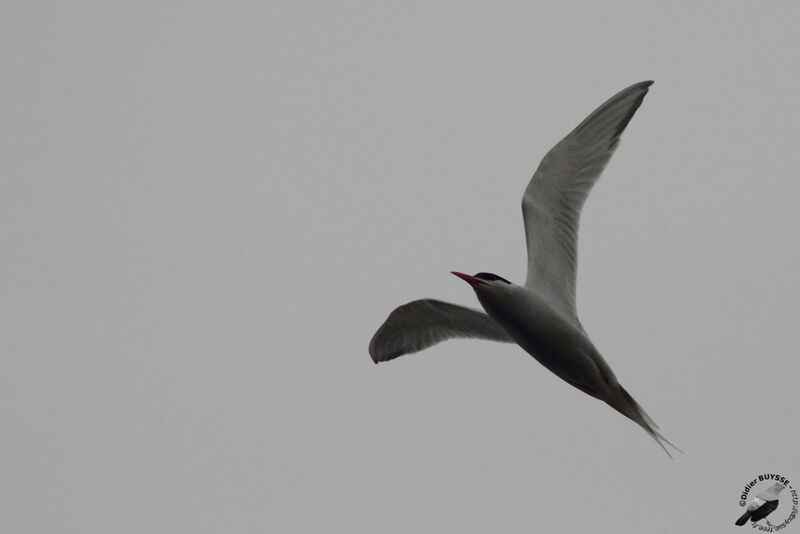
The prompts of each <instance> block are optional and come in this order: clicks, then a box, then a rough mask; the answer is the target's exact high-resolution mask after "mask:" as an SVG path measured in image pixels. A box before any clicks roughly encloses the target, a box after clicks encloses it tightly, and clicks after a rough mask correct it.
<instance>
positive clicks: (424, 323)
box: [369, 81, 682, 458]
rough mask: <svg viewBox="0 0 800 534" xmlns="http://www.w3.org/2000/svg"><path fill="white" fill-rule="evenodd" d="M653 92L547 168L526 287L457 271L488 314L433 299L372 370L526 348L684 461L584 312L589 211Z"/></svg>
mask: <svg viewBox="0 0 800 534" xmlns="http://www.w3.org/2000/svg"><path fill="white" fill-rule="evenodd" d="M652 83H653V82H652V81H644V82H640V83H637V84H634V85H631V86H630V87H628V88H627V89H623V90H622V91H620V92H619V93H617V94H616V95H614V96H613V97H611V98H610V99H609V100H608V101H606V102H605V103H604V104H603V105H601V106H600V107H599V108H597V109H596V110H595V111H594V112H593V113H592V114H591V115H589V116H588V117H587V118H586V119H585V120H584V121H583V122H581V123H580V124H579V125H578V126H577V127H576V128H575V129H574V130H573V131H572V132H570V134H569V135H567V136H566V137H565V138H564V139H562V140H561V141H560V142H559V143H558V144H556V145H555V146H554V147H553V148H552V149H550V151H549V152H548V153H547V155H546V156H545V157H544V159H542V161H541V163H540V164H539V167H538V169H537V170H536V172H535V173H534V175H533V177H532V178H531V180H530V183H529V184H528V187H527V188H526V189H525V194H524V195H523V197H522V217H523V219H524V222H525V238H526V242H527V248H528V273H527V278H526V279H525V284H524V285H518V284H515V283H512V282H510V281H508V280H506V279H505V278H503V277H501V276H498V275H496V274H492V273H487V272H480V273H478V274H476V275H474V276H470V275H468V274H464V273H460V272H455V271H453V274H454V275H456V276H458V277H459V278H461V279H463V280H464V281H466V282H467V283H468V284H469V285H470V286H472V289H473V290H474V291H475V295H476V296H477V297H478V302H480V304H481V306H482V307H483V309H484V311H485V313H484V312H483V311H480V310H477V309H472V308H466V307H463V306H458V305H455V304H449V303H447V302H442V301H439V300H433V299H422V300H415V301H413V302H409V303H407V304H404V305H402V306H400V307H398V308H396V309H395V310H394V311H392V313H391V314H390V315H389V317H388V318H387V319H386V321H384V323H383V324H382V325H381V326H380V327H379V328H378V330H377V332H375V335H374V336H373V337H372V340H371V341H370V344H369V353H370V356H372V360H373V361H374V362H375V363H379V362H385V361H387V360H391V359H394V358H397V357H398V356H402V355H404V354H409V353H412V352H417V351H420V350H422V349H425V348H427V347H430V346H431V345H434V344H436V343H439V342H441V341H444V340H446V339H451V338H479V339H488V340H492V341H500V342H505V343H517V344H518V345H519V346H520V347H522V348H523V349H524V350H525V351H526V352H528V353H529V354H530V355H531V356H533V357H534V358H536V359H537V360H538V361H539V363H541V364H542V365H544V366H545V367H546V368H547V369H549V370H550V371H552V372H553V373H555V374H556V375H557V376H558V377H559V378H561V379H563V380H564V381H566V382H567V383H568V384H570V385H572V386H574V387H576V388H578V389H579V390H581V391H583V392H584V393H586V394H588V395H591V396H592V397H595V398H597V399H599V400H601V401H604V402H606V403H607V404H608V405H609V406H611V407H612V408H614V409H615V410H617V411H618V412H620V413H621V414H622V415H624V416H625V417H628V418H629V419H631V420H633V421H634V422H635V423H637V424H638V425H639V426H641V427H642V428H643V429H644V430H645V431H646V432H647V433H648V434H649V435H650V436H651V437H652V438H653V439H655V441H656V443H658V444H659V445H660V446H661V448H662V449H664V451H665V452H666V453H667V455H668V456H669V457H670V458H672V455H671V454H670V453H669V451H668V450H667V448H666V447H665V446H664V443H663V442H666V443H667V444H669V445H670V446H672V447H674V448H675V449H676V450H678V451H680V449H678V448H677V447H675V445H673V444H672V443H670V442H669V441H668V440H667V439H666V438H665V437H664V436H663V435H662V434H661V433H660V432H659V431H658V426H657V425H656V424H655V423H654V422H653V420H652V419H650V417H649V416H648V415H647V414H646V413H645V411H644V410H643V409H642V408H641V406H639V404H638V403H637V402H636V401H635V400H634V399H633V397H631V396H630V395H629V394H628V392H627V391H625V389H624V388H623V387H622V386H621V385H620V384H619V382H618V381H617V378H616V376H614V372H613V371H612V370H611V367H609V365H608V364H607V363H606V361H605V360H604V359H603V357H602V356H601V355H600V352H599V351H598V350H597V349H596V348H595V347H594V345H593V344H592V342H591V340H590V339H589V336H588V334H587V333H586V331H585V330H584V329H583V327H582V326H581V323H580V321H579V320H578V314H577V311H576V308H575V276H576V267H577V242H578V224H579V219H580V213H581V207H582V206H583V203H584V201H585V200H586V197H587V196H588V195H589V191H590V190H591V188H592V186H593V185H594V184H595V182H596V181H597V179H598V177H599V176H600V174H601V173H602V171H603V168H604V167H605V166H606V164H607V163H608V161H609V159H611V155H612V154H613V153H614V150H615V149H616V148H617V144H618V143H619V138H620V135H621V134H622V132H623V131H624V130H625V127H626V126H627V125H628V122H629V121H630V120H631V118H632V117H633V115H634V113H636V110H637V109H638V108H639V106H640V105H641V103H642V100H643V99H644V97H645V95H646V94H647V91H648V88H649V87H650V85H652ZM680 452H682V451H680Z"/></svg>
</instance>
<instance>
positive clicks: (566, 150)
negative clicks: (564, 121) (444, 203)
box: [522, 81, 653, 324]
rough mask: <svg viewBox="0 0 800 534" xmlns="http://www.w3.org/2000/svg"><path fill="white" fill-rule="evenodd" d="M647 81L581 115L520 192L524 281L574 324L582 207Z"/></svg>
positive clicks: (623, 91)
mask: <svg viewBox="0 0 800 534" xmlns="http://www.w3.org/2000/svg"><path fill="white" fill-rule="evenodd" d="M652 83H653V82H652V81H646V82H640V83H637V84H634V85H632V86H630V87H628V88H627V89H623V90H622V91H620V92H619V93H617V94H616V95H614V96H613V97H611V98H610V99H609V100H608V101H607V102H605V103H604V104H603V105H602V106H600V107H599V108H597V109H596V110H595V111H594V112H593V113H592V114H591V115H589V116H588V117H587V118H586V119H584V121H583V122H581V123H580V124H579V125H578V126H577V128H575V129H574V130H573V131H572V132H571V133H570V134H569V135H567V136H566V137H565V138H564V139H562V140H561V141H560V142H559V143H558V144H557V145H556V146H554V147H553V148H552V149H551V150H550V152H548V153H547V155H546V156H545V157H544V159H542V162H541V163H540V164H539V168H538V169H536V173H534V175H533V178H531V181H530V183H529V184H528V187H527V188H526V189H525V195H524V196H523V197H522V216H523V219H524V221H525V239H526V241H527V244H528V276H527V278H526V280H525V285H526V286H528V287H530V288H532V289H535V290H536V291H537V292H538V293H539V294H541V295H542V296H543V297H545V298H546V299H547V300H548V302H549V303H550V304H551V305H552V306H553V307H554V308H556V309H557V310H559V311H560V312H561V313H562V314H564V315H565V316H566V317H569V318H570V319H572V320H574V321H575V323H576V324H579V323H578V318H577V312H576V310H575V276H576V271H577V246H578V225H579V222H580V214H581V208H582V207H583V203H584V202H585V201H586V197H587V196H588V195H589V191H590V190H591V189H592V186H593V185H594V184H595V182H596V181H597V178H599V177H600V173H602V172H603V168H604V167H605V166H606V164H607V163H608V160H609V159H611V155H612V154H613V153H614V149H616V147H617V143H618V142H619V137H620V135H621V134H622V132H623V131H624V130H625V127H626V126H627V125H628V122H629V121H630V120H631V118H632V117H633V114H634V113H636V110H637V109H638V108H639V106H640V105H641V103H642V100H643V99H644V95H646V94H647V91H648V87H650V85H652Z"/></svg>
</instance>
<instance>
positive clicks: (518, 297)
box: [475, 284, 617, 400]
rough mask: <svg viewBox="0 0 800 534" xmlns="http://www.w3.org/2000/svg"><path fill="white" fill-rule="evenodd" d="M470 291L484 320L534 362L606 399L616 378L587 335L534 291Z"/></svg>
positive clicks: (481, 288)
mask: <svg viewBox="0 0 800 534" xmlns="http://www.w3.org/2000/svg"><path fill="white" fill-rule="evenodd" d="M475 293H476V295H477V297H478V302H480V303H481V306H483V309H484V310H486V313H487V314H489V317H491V318H492V319H494V321H495V322H496V323H497V324H499V325H500V326H501V327H502V328H503V330H505V331H506V332H507V333H508V335H509V336H510V337H511V339H513V340H514V342H516V343H517V344H518V345H519V346H520V347H522V348H523V350H525V352H527V353H528V354H530V355H531V356H533V357H534V358H536V360H537V361H538V362H539V363H541V364H542V365H544V366H545V367H547V368H548V369H549V370H550V371H552V372H553V373H555V374H556V375H557V376H558V377H560V378H561V379H563V380H564V381H566V382H567V383H569V384H571V385H573V386H575V387H576V388H578V389H580V390H581V391H583V392H585V393H588V394H589V395H591V396H593V397H596V398H598V399H601V400H605V399H606V398H607V397H608V396H609V393H610V391H609V389H610V388H613V387H615V386H616V384H617V379H616V377H615V376H614V372H613V371H612V370H611V368H610V367H609V366H608V364H607V363H606V362H605V360H604V359H603V357H602V356H601V355H600V353H599V352H598V351H597V349H596V348H595V347H594V345H593V344H592V342H591V340H590V339H589V336H587V335H586V333H585V332H584V331H583V329H581V328H579V327H577V326H576V325H575V324H573V322H572V321H570V320H568V319H567V318H566V317H564V316H562V315H561V314H560V313H558V312H557V311H556V310H554V309H553V308H552V307H551V306H549V305H548V303H547V301H546V300H545V299H544V298H542V297H541V296H539V295H537V294H536V292H535V291H534V290H531V289H529V288H527V287H524V286H519V285H516V284H502V285H501V284H492V285H491V286H490V285H489V284H481V285H478V286H476V287H475Z"/></svg>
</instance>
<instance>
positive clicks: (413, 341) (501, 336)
mask: <svg viewBox="0 0 800 534" xmlns="http://www.w3.org/2000/svg"><path fill="white" fill-rule="evenodd" d="M457 337H474V338H479V339H489V340H492V341H502V342H505V343H513V340H512V339H511V338H510V337H509V335H508V334H506V332H505V330H503V329H502V328H501V327H500V325H498V324H497V323H496V322H495V321H494V319H492V318H491V317H489V316H488V315H486V314H485V313H483V312H481V311H478V310H474V309H472V308H465V307H464V306H456V305H455V304H448V303H447V302H442V301H440V300H433V299H422V300H415V301H413V302H409V303H408V304H403V305H402V306H400V307H398V308H396V309H395V310H394V311H393V312H392V313H390V314H389V317H388V318H387V319H386V320H385V321H384V322H383V324H382V325H381V326H380V328H378V331H377V332H375V335H374V336H372V340H371V341H370V342H369V355H370V356H372V361H374V362H375V363H378V362H385V361H387V360H391V359H394V358H397V357H398V356H402V355H404V354H409V353H412V352H418V351H421V350H422V349H425V348H428V347H430V346H431V345H435V344H437V343H439V342H441V341H444V340H446V339H451V338H457Z"/></svg>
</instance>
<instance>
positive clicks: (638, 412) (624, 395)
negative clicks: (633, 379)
mask: <svg viewBox="0 0 800 534" xmlns="http://www.w3.org/2000/svg"><path fill="white" fill-rule="evenodd" d="M619 392H620V395H619V396H618V397H616V398H614V399H612V402H608V404H609V405H610V406H611V407H612V408H614V409H615V410H617V411H618V412H619V413H621V414H622V415H624V416H625V417H627V418H628V419H630V420H632V421H633V422H635V423H636V424H638V425H639V426H640V427H642V428H643V429H644V431H645V432H647V433H648V434H649V435H650V437H652V438H653V439H654V440H655V441H656V443H658V445H659V446H660V447H661V448H662V449H664V452H666V453H667V456H669V457H670V459H672V455H671V454H670V453H669V451H668V450H667V448H666V447H665V446H664V443H666V444H667V445H669V446H670V447H672V448H673V449H675V450H676V451H678V452H679V453H681V454H683V451H682V450H681V449H679V448H678V447H677V446H676V445H675V444H674V443H672V442H671V441H670V440H668V439H667V438H665V437H664V435H663V434H662V433H661V432H659V431H658V425H657V424H656V423H655V421H653V420H652V419H651V418H650V416H649V415H647V412H645V411H644V410H643V409H642V407H641V406H639V403H638V402H636V400H634V398H633V397H631V396H630V394H629V393H628V392H627V391H625V388H623V387H622V386H619Z"/></svg>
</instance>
